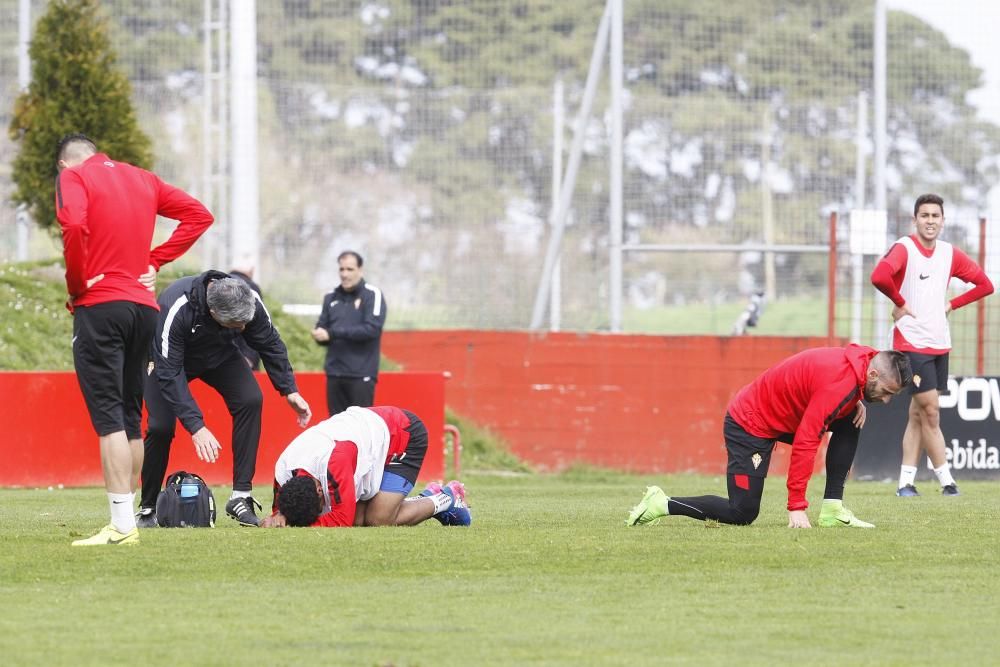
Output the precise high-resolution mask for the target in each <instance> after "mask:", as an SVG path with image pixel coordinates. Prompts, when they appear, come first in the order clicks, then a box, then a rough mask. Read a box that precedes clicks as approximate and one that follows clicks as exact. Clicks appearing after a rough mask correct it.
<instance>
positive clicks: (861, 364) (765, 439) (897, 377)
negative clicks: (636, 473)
mask: <svg viewBox="0 0 1000 667" xmlns="http://www.w3.org/2000/svg"><path fill="white" fill-rule="evenodd" d="M911 379H912V372H911V370H910V363H909V361H908V360H907V358H906V356H905V355H903V354H902V353H900V352H892V351H883V352H878V351H876V350H873V349H872V348H870V347H863V346H861V345H848V346H847V347H846V348H842V347H821V348H816V349H812V350H806V351H804V352H799V353H798V354H796V355H793V356H791V357H789V358H788V359H785V360H784V361H782V362H781V363H779V364H778V365H777V366H774V367H772V368H770V369H768V370H766V371H764V373H763V374H762V375H761V376H760V377H758V378H757V379H756V380H754V381H753V382H751V383H750V384H748V385H747V386H745V387H743V388H742V389H740V390H739V391H738V392H737V393H736V396H734V397H733V399H732V400H731V401H730V402H729V408H728V410H727V411H726V419H725V423H724V426H723V430H722V432H723V435H724V437H725V441H726V451H727V453H728V456H729V463H728V466H727V468H726V478H727V482H728V486H729V498H728V499H727V498H721V497H719V496H697V497H693V498H672V497H670V496H667V495H666V494H665V493H664V492H663V490H662V489H661V488H660V487H658V486H651V487H649V488H647V489H646V495H645V496H643V498H642V500H641V501H640V502H639V504H638V505H636V506H635V507H634V508H633V509H632V511H631V512H630V513H629V517H628V521H627V522H626V523H627V525H630V526H635V525H640V524H647V523H650V522H652V521H654V520H656V519H658V518H660V517H662V516H666V515H668V514H681V515H683V516H689V517H691V518H694V519H701V520H705V519H714V520H716V521H718V522H720V523H732V524H739V525H748V524H750V523H753V521H754V519H756V518H757V514H758V513H759V512H760V499H761V496H762V494H763V493H764V478H765V477H767V469H768V466H769V465H770V463H771V451H772V450H773V449H774V444H775V442H776V441H778V440H780V441H781V442H786V443H790V444H791V445H792V456H791V462H790V463H789V465H788V527H789V528H809V527H810V524H809V517H808V516H806V508H807V507H809V503H808V502H807V501H806V486H807V485H808V484H809V478H810V477H812V471H813V463H814V461H815V459H816V451H817V450H818V449H819V445H820V441H821V440H822V438H823V435H824V434H825V433H826V432H827V431H830V432H831V437H830V444H829V446H828V447H827V451H826V491H825V492H824V494H823V507H822V509H821V510H820V515H819V525H820V526H852V527H856V528H873V527H874V526H873V525H872V524H870V523H868V522H866V521H862V520H860V519H858V518H857V517H856V516H854V513H853V512H852V511H851V510H849V509H847V508H846V507H844V502H843V498H844V482H845V481H846V480H847V473H848V472H849V471H850V469H851V464H852V463H853V462H854V453H855V452H856V451H857V448H858V436H859V435H860V432H861V427H862V426H864V423H865V414H866V411H865V405H864V403H862V402H861V400H862V399H864V400H866V401H868V402H876V401H879V402H882V403H888V402H889V399H890V398H892V397H893V396H894V395H895V394H897V393H898V392H899V391H900V390H902V389H903V387H905V386H907V385H908V384H909V383H910V381H911Z"/></svg>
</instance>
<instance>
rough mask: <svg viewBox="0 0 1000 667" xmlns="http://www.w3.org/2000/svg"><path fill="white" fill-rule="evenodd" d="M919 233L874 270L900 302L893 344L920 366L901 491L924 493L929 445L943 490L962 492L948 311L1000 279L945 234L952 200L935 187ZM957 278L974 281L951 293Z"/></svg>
mask: <svg viewBox="0 0 1000 667" xmlns="http://www.w3.org/2000/svg"><path fill="white" fill-rule="evenodd" d="M913 226H914V228H915V232H916V233H914V234H911V235H910V236H906V237H903V238H901V239H899V240H898V241H896V243H895V244H893V246H892V247H891V248H890V249H889V252H887V253H886V254H885V257H883V258H882V260H881V261H880V262H879V263H878V265H876V267H875V270H874V271H872V284H873V285H875V287H876V288H878V290H879V291H880V292H882V293H883V294H885V295H886V296H887V297H889V299H891V300H892V302H893V304H895V307H894V308H893V309H892V319H893V320H895V323H896V324H895V327H894V328H893V342H892V343H893V344H892V346H893V349H896V350H900V351H902V352H905V353H906V355H907V356H908V357H909V358H910V365H911V366H912V367H913V385H912V387H911V392H912V393H913V396H912V398H911V399H910V413H909V420H908V421H907V423H906V431H905V432H904V433H903V463H902V465H901V466H900V469H899V488H898V490H897V491H896V495H898V496H918V495H920V494H919V493H918V492H917V489H916V487H915V486H914V479H915V477H916V474H917V462H918V460H919V457H920V450H921V449H923V450H925V451H926V452H927V456H928V457H929V458H930V460H931V465H932V466H933V467H934V474H935V475H936V476H937V478H938V481H939V482H940V483H941V492H942V493H943V494H944V495H946V496H957V495H958V486H957V485H956V484H955V480H954V478H953V477H952V476H951V470H950V469H949V466H948V461H947V458H946V455H945V443H944V434H943V433H942V432H941V422H940V410H939V406H938V395H939V393H940V392H942V391H946V390H947V388H948V353H949V352H950V351H951V332H950V330H949V327H948V314H949V313H951V311H953V310H957V309H958V308H961V307H962V306H966V305H968V304H970V303H972V302H974V301H977V300H979V299H981V298H983V297H985V296H988V295H989V294H992V293H993V283H991V282H990V279H989V278H988V277H987V276H986V273H985V272H984V271H983V270H982V268H981V267H980V266H979V265H978V264H976V263H975V262H974V261H973V260H972V259H970V258H969V256H968V255H966V254H965V253H964V252H962V251H961V250H959V249H958V248H955V247H954V246H952V245H951V244H950V243H948V242H946V241H941V240H938V237H939V236H940V234H941V229H942V228H943V227H944V200H943V199H942V198H941V197H939V196H938V195H935V194H925V195H921V196H920V197H918V198H917V201H916V203H915V204H914V205H913ZM952 277H956V278H960V279H961V280H964V281H965V282H967V283H972V284H973V288H972V289H970V290H968V291H967V292H965V293H964V294H960V295H959V296H957V297H955V298H954V299H951V300H949V299H948V283H949V281H950V280H951V279H952Z"/></svg>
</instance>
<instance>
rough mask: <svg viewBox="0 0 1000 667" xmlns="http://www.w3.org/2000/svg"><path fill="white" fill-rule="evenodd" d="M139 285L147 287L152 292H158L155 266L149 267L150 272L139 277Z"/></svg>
mask: <svg viewBox="0 0 1000 667" xmlns="http://www.w3.org/2000/svg"><path fill="white" fill-rule="evenodd" d="M139 284H140V285H142V286H143V287H145V288H146V289H147V290H148V291H150V292H155V291H156V269H155V268H153V265H152V264H150V265H149V270H147V271H146V273H144V274H142V275H141V276H139Z"/></svg>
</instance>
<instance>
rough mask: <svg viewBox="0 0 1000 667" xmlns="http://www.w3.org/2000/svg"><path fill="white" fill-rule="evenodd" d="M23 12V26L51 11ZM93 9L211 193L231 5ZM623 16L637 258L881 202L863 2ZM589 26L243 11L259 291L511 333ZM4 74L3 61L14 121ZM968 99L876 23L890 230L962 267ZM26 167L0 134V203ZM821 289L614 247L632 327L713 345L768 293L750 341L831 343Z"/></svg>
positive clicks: (985, 141) (507, 5)
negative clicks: (249, 36)
mask: <svg viewBox="0 0 1000 667" xmlns="http://www.w3.org/2000/svg"><path fill="white" fill-rule="evenodd" d="M956 1H962V0H956ZM30 4H31V10H32V14H33V16H34V17H36V18H37V16H38V14H39V13H41V12H42V11H44V7H45V3H43V2H40V1H38V0H34V1H33V2H31V3H30ZM105 5H106V8H107V12H108V16H109V19H110V25H111V27H112V36H113V43H114V44H115V47H116V48H117V50H118V54H119V57H120V62H121V66H122V67H123V68H124V70H125V71H126V72H127V73H128V75H129V77H130V79H131V80H132V83H133V86H134V91H135V101H136V104H137V106H138V108H139V112H140V118H141V122H142V125H143V127H144V129H145V130H146V131H147V132H148V133H149V134H150V135H151V136H152V138H153V140H154V144H155V152H156V168H157V171H158V172H159V173H161V174H162V175H163V176H164V177H165V178H166V179H168V180H170V181H172V182H174V183H176V184H177V185H179V186H181V187H183V188H185V189H188V190H189V191H191V192H193V193H196V194H198V193H200V192H202V191H203V190H204V189H205V174H204V173H203V167H202V165H203V160H204V157H205V154H204V150H205V147H206V145H210V144H211V142H210V141H207V140H206V137H205V134H204V133H203V125H204V121H205V115H204V103H205V98H204V86H203V83H204V81H203V76H204V72H203V67H204V57H203V56H204V54H203V50H202V44H203V36H204V25H203V22H204V12H205V8H206V6H211V7H212V8H216V9H217V8H218V5H219V2H218V0H211V1H210V2H207V3H206V2H204V1H203V0H178V1H175V2H169V3H164V2H153V1H144V2H126V1H124V0H109V1H108V2H106V3H105ZM624 6H625V19H624V33H625V50H624V63H625V113H624V122H625V127H624V137H625V138H624V156H625V167H624V201H625V206H624V218H625V236H626V238H625V242H626V244H689V245H691V246H692V247H695V246H697V247H701V246H703V245H705V244H742V243H748V244H756V245H755V246H754V247H756V246H759V245H762V244H782V245H786V246H787V245H802V246H812V245H823V244H825V243H826V242H827V217H828V214H829V213H830V212H831V211H837V210H839V211H845V212H846V211H847V210H849V209H851V208H855V207H857V206H859V205H867V206H869V207H870V206H871V202H872V198H873V197H872V193H873V188H872V186H871V171H872V169H871V164H872V152H873V148H872V140H871V132H870V131H868V130H865V132H864V138H863V140H862V141H861V144H860V145H861V149H862V160H861V164H862V165H863V166H864V168H865V173H866V176H867V178H865V179H863V180H862V181H859V178H858V168H857V165H858V164H859V162H858V141H857V139H856V137H857V134H858V123H859V120H860V119H861V118H867V117H868V116H870V115H871V104H870V102H869V105H868V107H867V111H866V112H865V113H861V112H859V108H860V107H859V95H860V94H862V93H864V94H867V95H868V96H869V97H868V99H869V100H870V99H871V94H872V70H873V65H872V61H873V18H874V1H873V0H822V1H820V0H817V1H815V2H808V3H800V2H792V1H791V0H787V1H786V0H752V1H748V2H738V3H734V2H727V1H723V0H628V1H627V2H625V5H624ZM17 9H18V2H17V0H0V33H2V43H3V44H5V45H14V44H16V32H17ZM603 9H604V2H603V1H602V0H575V1H574V2H565V1H564V0H466V1H465V2H444V1H441V0H376V1H371V2H368V1H365V2H356V1H352V2H348V1H346V0H339V1H338V0H329V1H321V0H284V1H282V2H277V1H273V2H272V1H270V0H268V1H264V0H258V2H257V14H258V16H257V31H258V42H257V54H258V82H259V95H258V99H259V103H258V107H259V131H258V136H259V156H260V175H261V179H260V180H261V188H260V200H261V201H260V206H261V223H260V233H261V259H260V266H259V267H258V270H259V275H260V277H261V278H262V283H263V286H264V289H265V292H266V294H267V296H269V297H271V298H273V299H275V300H279V301H281V302H284V303H310V304H317V305H318V303H319V299H320V298H321V296H322V294H323V293H324V292H325V291H328V290H329V289H331V288H332V286H333V285H335V284H336V281H337V271H336V260H335V258H336V256H337V254H338V253H339V252H340V251H342V250H344V249H347V248H351V249H356V250H358V251H360V252H361V253H362V254H363V255H364V257H365V269H366V276H367V278H368V279H369V280H370V281H371V282H372V283H374V284H377V285H379V286H380V287H381V288H382V289H383V291H384V293H385V294H386V298H387V301H388V303H389V306H390V311H389V313H390V315H389V320H388V323H387V326H389V327H390V328H406V327H483V328H514V327H526V326H527V325H528V322H529V320H530V318H531V309H532V305H533V300H534V297H535V290H536V288H537V285H538V281H539V277H540V276H539V272H540V268H541V262H542V257H543V255H544V250H545V240H546V238H547V218H548V215H549V209H550V205H551V200H552V190H553V185H552V180H553V179H552V163H553V159H554V157H553V155H552V146H553V141H554V137H553V127H554V122H553V118H554V113H553V104H554V103H553V98H554V95H553V90H554V86H555V84H556V81H557V80H561V81H562V82H563V84H564V86H565V107H566V108H565V112H566V117H567V118H573V117H574V116H575V113H576V109H577V108H578V107H579V104H580V100H581V95H582V92H583V85H584V79H585V76H586V70H587V66H588V62H589V58H590V53H591V50H592V48H593V45H594V36H595V32H596V29H597V25H598V23H599V20H600V16H601V13H602V11H603ZM982 29H984V30H985V29H986V26H983V28H982ZM16 71H17V64H16V53H15V51H14V49H13V48H7V47H6V46H5V48H4V50H3V52H2V54H0V90H2V92H3V99H4V100H5V103H4V104H2V105H0V120H2V121H3V122H4V124H5V126H6V125H7V124H9V120H10V113H11V106H12V105H11V102H12V100H13V97H14V95H15V93H16V90H17V81H16ZM605 72H606V70H605ZM605 76H606V74H605ZM604 81H605V83H603V84H602V86H601V88H600V89H599V93H598V96H597V100H596V103H595V113H594V114H593V115H592V117H591V119H590V120H589V121H588V123H587V124H586V126H585V127H582V128H574V127H573V124H572V123H571V122H570V123H567V124H566V127H565V128H564V129H563V134H564V137H563V138H564V145H567V146H568V145H569V144H570V141H571V139H572V136H573V132H574V131H575V130H579V131H581V132H583V133H584V136H585V142H584V157H583V161H582V166H581V170H580V176H579V179H578V182H577V186H576V191H575V196H574V198H573V206H572V211H571V214H570V217H569V226H568V228H567V230H566V236H565V239H564V243H563V254H562V280H561V290H560V293H561V312H562V316H561V321H562V327H563V328H564V329H577V330H595V329H602V328H606V327H607V326H608V317H609V316H608V283H609V280H608V172H609V165H608V151H609V140H608V137H609V119H608V114H607V111H606V110H607V108H608V103H609V93H608V86H607V84H606V78H605V79H604ZM979 81H980V72H979V70H977V69H976V68H975V67H974V66H973V65H972V64H971V62H970V59H969V56H968V54H967V52H966V51H964V50H962V48H961V47H960V46H959V45H955V44H951V43H949V42H948V41H947V39H946V38H945V37H944V35H943V34H942V33H940V32H938V31H937V30H936V29H935V28H934V27H933V26H930V25H927V24H926V23H924V22H922V21H920V20H918V19H916V18H915V17H912V16H910V15H908V14H905V13H902V12H897V11H891V12H889V15H888V113H887V115H888V133H889V142H890V143H889V156H888V172H887V186H888V193H889V196H888V205H887V208H888V209H889V211H890V220H895V219H897V218H898V217H900V216H907V212H908V211H909V209H910V207H911V206H912V201H913V199H914V198H915V196H916V195H918V194H920V193H921V192H924V191H934V192H939V193H940V194H942V195H943V196H944V197H945V199H946V201H947V202H948V216H949V219H950V220H951V221H952V224H951V225H950V226H949V229H948V231H949V234H950V235H951V239H952V240H954V241H955V242H956V243H957V244H958V245H959V246H961V247H963V248H965V249H966V250H967V251H968V252H969V253H970V254H972V255H973V256H975V254H974V253H975V252H976V251H977V245H978V235H977V234H978V232H976V231H975V230H976V221H977V220H978V218H979V217H980V215H983V214H986V215H987V217H989V211H988V210H987V201H988V196H989V188H990V186H991V185H992V184H993V183H995V182H997V176H998V165H997V157H996V156H997V155H998V154H1000V150H998V148H1000V128H998V127H997V126H996V125H993V124H991V123H989V122H985V121H983V120H980V119H979V118H977V116H976V113H975V110H974V109H973V108H972V107H971V106H969V104H968V103H967V102H966V94H967V93H968V91H969V90H971V89H973V88H975V87H976V86H977V85H978V84H979ZM866 127H868V128H870V127H871V122H870V121H867V122H866ZM14 150H15V147H13V146H12V145H11V143H10V142H9V140H8V139H7V138H6V136H4V137H3V138H2V139H0V197H4V198H5V201H6V198H8V197H9V193H10V190H11V185H10V173H9V166H8V165H9V164H10V158H11V156H12V154H13V151H14ZM859 182H864V183H867V185H865V186H864V187H863V191H864V193H865V194H864V196H863V197H859V196H858V193H857V187H858V186H857V184H858V183H859ZM218 208H219V210H220V211H224V206H223V205H222V204H220V205H219V207H218ZM222 217H224V216H222ZM845 217H846V216H845ZM902 219H908V218H906V217H903V218H902ZM226 222H227V221H226V220H225V219H223V220H220V225H219V230H217V231H216V232H214V234H215V236H214V237H213V238H210V239H207V240H205V241H202V242H199V244H198V246H196V248H195V250H194V251H193V252H192V253H191V254H190V256H189V258H188V259H187V260H186V261H187V262H189V264H190V266H191V268H192V269H193V270H194V269H201V268H203V266H204V265H205V264H207V263H213V260H212V259H210V258H211V257H212V255H211V252H212V247H213V245H212V244H213V243H215V244H216V246H217V245H218V244H219V243H224V238H225V237H224V235H223V234H224V230H225V224H226ZM0 224H2V227H0V229H2V232H0V259H4V260H10V259H13V257H14V256H15V252H16V230H15V225H14V210H13V208H12V206H11V205H9V202H7V203H6V204H5V205H4V206H3V207H2V208H0ZM30 253H31V255H32V256H33V257H38V256H49V255H57V254H58V244H56V243H53V242H52V241H51V240H49V239H46V238H44V237H43V236H42V234H41V233H35V234H34V235H33V238H32V239H31V241H30ZM219 268H223V269H225V268H229V267H227V266H220V267H219ZM866 270H867V271H869V272H870V267H866ZM991 275H992V276H993V277H994V278H996V277H997V273H996V266H995V263H994V264H993V265H992V266H991ZM865 277H866V283H865V284H866V288H865V294H866V299H868V300H870V299H871V289H870V288H869V287H868V284H867V274H866V276H865ZM827 283H828V262H827V258H826V256H824V255H823V254H822V253H813V252H779V253H764V252H761V251H760V250H759V249H755V250H748V251H745V252H732V251H730V252H705V251H704V250H700V251H698V252H685V253H677V252H670V253H647V252H629V253H627V254H626V257H625V273H624V292H625V294H624V297H625V312H624V329H625V330H626V331H647V332H656V333H671V332H676V333H728V332H729V331H730V329H731V328H732V325H733V322H734V321H735V320H736V318H737V317H738V315H739V313H740V312H741V311H742V310H743V308H744V307H745V306H746V305H747V303H748V300H749V299H750V298H751V295H752V294H754V293H755V292H758V291H761V292H765V293H768V295H769V296H770V297H771V298H770V299H769V300H768V303H767V304H766V307H765V310H764V313H763V315H762V316H761V318H760V324H759V327H758V329H757V330H759V331H762V332H768V333H786V334H806V333H825V329H826V310H825V305H824V304H825V298H826V297H825V295H826V292H827ZM866 308H867V306H866ZM957 315H961V313H959V314H957ZM866 342H873V341H866ZM958 345H961V346H963V347H964V346H966V343H965V342H964V341H961V342H959V343H958Z"/></svg>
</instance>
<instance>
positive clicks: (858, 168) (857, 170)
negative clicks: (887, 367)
mask: <svg viewBox="0 0 1000 667" xmlns="http://www.w3.org/2000/svg"><path fill="white" fill-rule="evenodd" d="M867 134H868V96H867V95H865V93H864V91H861V92H860V93H858V119H857V135H856V137H855V140H856V143H857V152H856V156H855V162H854V209H855V210H858V211H860V210H862V209H864V207H865V137H866V136H867ZM848 247H849V248H850V247H851V244H848ZM864 258H865V256H864V255H862V254H861V253H853V252H852V253H851V342H852V343H860V342H861V302H862V284H863V280H862V275H861V274H862V269H863V268H864Z"/></svg>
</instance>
